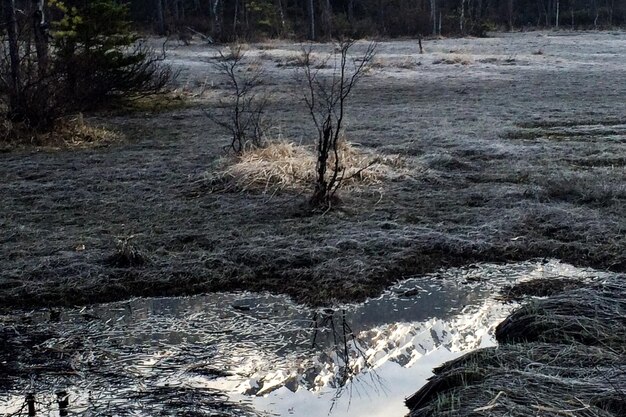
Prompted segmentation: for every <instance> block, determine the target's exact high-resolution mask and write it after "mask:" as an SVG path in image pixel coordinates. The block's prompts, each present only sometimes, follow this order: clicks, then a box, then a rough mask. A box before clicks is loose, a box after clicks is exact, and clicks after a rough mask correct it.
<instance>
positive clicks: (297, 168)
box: [213, 141, 406, 193]
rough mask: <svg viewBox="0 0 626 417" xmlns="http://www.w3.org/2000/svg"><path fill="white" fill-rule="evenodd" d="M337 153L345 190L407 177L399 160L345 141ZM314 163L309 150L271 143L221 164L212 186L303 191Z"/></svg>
mask: <svg viewBox="0 0 626 417" xmlns="http://www.w3.org/2000/svg"><path fill="white" fill-rule="evenodd" d="M338 153H339V160H340V162H341V165H340V169H341V172H342V174H341V175H342V177H343V183H342V187H343V188H344V189H345V188H354V187H358V186H361V185H372V184H378V183H380V182H382V181H383V180H386V179H393V178H395V177H399V176H402V175H404V174H405V173H406V169H405V168H404V163H403V161H402V159H401V158H400V157H399V156H396V155H394V156H381V155H376V154H374V153H372V152H368V151H363V150H360V149H359V148H358V147H356V146H355V145H352V144H350V143H347V142H345V141H344V142H342V143H341V146H340V148H339V152H338ZM316 159H317V156H316V153H315V149H314V148H313V147H312V146H305V145H297V144H295V143H293V142H286V141H281V142H270V143H268V144H267V145H266V146H265V147H262V148H251V149H247V150H245V151H244V152H243V153H241V154H240V155H237V156H234V157H231V158H226V159H223V160H221V161H220V163H219V165H220V167H219V168H218V170H217V172H216V175H215V176H214V178H213V182H214V183H219V184H221V185H222V187H223V188H224V189H226V190H237V191H261V192H264V193H275V192H277V191H281V190H293V191H304V190H308V189H310V188H311V186H312V184H314V182H315V179H316V171H315V168H316ZM334 165H335V158H334V155H331V158H330V160H329V161H328V166H329V169H333V168H334Z"/></svg>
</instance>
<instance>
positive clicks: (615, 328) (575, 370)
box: [406, 278, 626, 417]
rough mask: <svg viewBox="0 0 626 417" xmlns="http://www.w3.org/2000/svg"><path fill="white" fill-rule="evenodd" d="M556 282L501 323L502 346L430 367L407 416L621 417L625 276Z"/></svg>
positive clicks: (624, 406) (625, 376)
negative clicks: (430, 373)
mask: <svg viewBox="0 0 626 417" xmlns="http://www.w3.org/2000/svg"><path fill="white" fill-rule="evenodd" d="M535 284H536V287H535V289H532V290H531V291H530V292H531V293H537V292H539V293H542V292H545V290H546V287H547V286H546V283H545V282H541V281H540V282H536V283H535ZM560 284H561V285H560V287H561V289H560V290H559V289H558V288H557V286H556V285H553V284H552V285H550V287H551V289H550V290H549V292H551V293H552V295H551V296H549V297H547V298H545V299H536V300H533V301H531V302H529V303H527V304H525V305H524V306H523V307H521V308H519V309H518V310H516V311H515V312H513V313H512V314H511V315H510V316H509V317H508V318H507V319H506V320H505V321H504V322H502V323H501V324H500V325H499V326H498V328H497V329H496V338H497V340H498V341H499V342H500V346H498V347H494V348H488V349H481V350H477V351H475V352H472V353H469V354H467V355H465V356H463V357H461V358H459V359H456V360H454V361H451V362H448V363H446V364H444V365H442V366H440V367H438V368H437V369H435V371H434V372H435V376H433V377H432V378H430V380H429V382H428V383H427V384H426V385H425V386H424V387H423V388H422V389H420V390H419V391H418V392H417V393H416V394H414V395H413V396H411V397H409V398H408V399H407V401H406V404H407V406H408V407H409V408H410V409H411V413H410V416H411V417H419V416H444V415H445V416H447V415H455V416H470V415H483V414H485V415H486V414H488V415H490V416H505V415H506V416H510V415H515V416H535V415H539V414H541V415H543V416H562V415H569V416H607V417H609V416H612V417H617V416H623V415H625V414H626V389H625V387H626V355H625V353H626V303H625V301H624V300H625V299H626V285H624V281H623V278H618V279H616V280H615V279H610V280H604V281H602V282H596V283H594V284H592V285H591V286H589V285H587V286H585V287H584V288H575V289H572V288H571V287H572V283H571V282H566V281H563V280H562V281H560ZM522 288H525V289H529V290H530V289H531V285H529V283H524V284H523V286H522ZM538 288H540V289H539V290H537V289H538ZM520 291H521V289H518V290H517V291H513V292H515V293H519V292H520Z"/></svg>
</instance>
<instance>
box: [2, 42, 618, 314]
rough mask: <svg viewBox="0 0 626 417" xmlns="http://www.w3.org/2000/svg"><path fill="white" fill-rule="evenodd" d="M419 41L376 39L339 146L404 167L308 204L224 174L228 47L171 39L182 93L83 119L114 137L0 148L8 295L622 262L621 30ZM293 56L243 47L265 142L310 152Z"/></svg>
mask: <svg viewBox="0 0 626 417" xmlns="http://www.w3.org/2000/svg"><path fill="white" fill-rule="evenodd" d="M365 45H366V44H364V43H363V44H359V47H358V48H357V50H356V53H357V54H358V49H359V48H365ZM424 47H425V53H424V54H422V55H420V54H419V47H418V45H417V42H416V41H413V40H403V41H389V42H382V43H381V44H380V45H379V49H378V56H377V58H376V61H375V63H374V64H375V65H374V68H373V69H372V71H371V72H370V73H369V74H368V76H367V77H366V78H365V79H364V80H363V82H362V83H361V84H360V85H359V86H358V87H357V89H356V90H355V92H354V95H353V96H352V98H351V101H350V103H349V105H348V119H349V120H348V126H347V129H346V137H347V139H348V140H349V141H350V142H351V143H353V144H358V145H359V147H360V149H363V150H364V151H367V152H375V153H377V154H378V155H383V156H389V157H390V158H399V159H401V160H402V161H403V162H402V175H396V176H389V178H383V179H382V180H381V181H378V182H376V183H372V184H369V185H365V186H362V187H356V188H354V189H351V190H349V191H347V192H344V193H342V194H341V199H342V205H341V207H339V208H337V209H335V210H332V211H329V212H328V213H326V214H324V215H308V214H307V213H306V212H305V211H303V210H302V203H303V202H304V201H306V199H307V194H306V193H304V192H302V191H297V190H295V191H294V190H279V191H277V192H271V193H263V192H262V191H260V190H249V191H246V192H241V191H238V190H232V189H231V190H220V189H215V187H213V186H212V182H211V178H212V176H213V175H214V170H215V169H216V167H217V166H218V165H219V163H218V159H219V158H220V157H222V156H223V155H224V147H225V146H227V145H228V135H227V134H225V133H224V132H223V131H220V130H219V129H218V128H217V126H216V125H215V124H214V123H212V122H211V120H210V119H209V118H207V117H206V114H205V111H204V110H205V109H214V108H215V107H216V105H217V103H218V102H219V99H220V97H222V96H223V95H224V94H225V85H224V83H223V80H222V79H221V78H220V77H219V75H217V74H216V73H215V68H214V66H213V65H212V62H213V61H214V58H215V56H216V51H215V50H214V49H212V48H210V47H208V46H206V45H200V44H196V45H192V46H175V45H174V46H172V47H171V48H170V50H169V55H168V56H169V60H170V62H171V63H172V65H173V66H174V67H175V68H177V69H180V70H181V74H180V76H179V79H178V83H179V86H178V88H179V90H181V91H182V90H184V92H185V94H188V95H190V96H193V98H192V99H189V100H188V101H187V102H186V103H182V104H181V105H179V106H178V105H171V103H169V104H167V105H163V108H159V107H161V106H157V109H156V111H152V110H150V109H143V110H136V109H135V110H133V111H128V112H119V113H117V114H112V115H109V116H102V115H99V116H93V117H90V118H88V120H89V122H90V123H92V124H94V125H104V126H107V127H108V128H109V129H112V130H115V131H118V132H120V133H121V134H123V135H124V136H125V137H126V140H125V141H123V142H119V143H116V144H112V145H108V146H106V147H100V148H93V147H91V148H84V149H72V150H68V151H63V150H61V151H51V150H18V151H14V152H9V153H3V154H0V179H1V181H0V199H1V201H2V203H1V210H0V229H1V230H2V233H1V234H0V259H2V271H1V273H0V305H1V306H3V307H11V306H34V305H39V306H43V305H63V304H65V305H74V304H78V303H90V302H99V301H108V300H117V299H123V298H127V297H130V296H148V295H175V294H192V293H200V292H206V291H226V290H233V289H247V290H269V291H272V292H275V293H283V294H288V295H290V296H292V297H293V298H294V299H295V300H296V301H299V302H306V303H309V304H314V305H319V304H331V303H333V302H338V301H356V300H363V299H364V298H366V297H368V296H373V295H377V294H379V293H380V292H381V291H382V290H383V289H384V288H386V287H387V286H389V285H390V284H391V283H393V282H395V281H397V280H399V279H401V278H403V277H406V276H409V275H413V274H418V273H425V272H430V271H433V270H437V269H439V268H441V267H446V266H455V265H466V264H470V263H474V262H483V261H484V262H506V261H517V260H526V259H531V258H543V257H550V258H558V259H561V260H563V261H566V262H569V263H572V264H575V265H578V266H591V267H594V268H597V269H606V270H613V271H617V272H624V271H626V250H625V249H626V239H625V234H624V230H625V229H626V216H624V213H625V212H626V165H625V161H626V147H625V142H626V119H625V118H624V116H625V114H624V113H625V107H624V97H625V96H626V82H624V81H625V80H624V68H625V67H626V56H625V55H624V54H623V51H624V48H625V47H626V33H624V32H614V33H611V32H602V33H595V32H594V33H565V32H563V33H561V32H558V33H538V32H533V33H519V34H500V35H495V36H494V37H491V38H487V39H444V40H432V41H426V42H424ZM300 48H301V45H298V44H292V43H283V42H272V43H266V44H258V45H249V49H248V56H249V57H251V58H255V59H256V60H257V61H258V63H257V64H255V65H258V66H260V67H262V68H264V69H265V84H264V88H266V89H267V90H268V91H271V93H272V100H271V102H270V111H271V114H272V115H273V119H274V121H273V126H274V127H273V129H272V130H271V131H272V132H273V136H274V137H275V138H276V139H279V138H280V139H283V140H287V141H293V142H295V143H302V144H308V143H311V142H312V141H313V140H314V138H315V135H316V132H315V130H314V127H313V126H312V124H311V122H310V119H309V118H308V116H307V112H306V108H305V106H304V104H303V103H302V101H301V99H300V97H299V93H298V91H299V90H298V88H297V84H296V82H295V81H294V74H295V73H296V72H297V71H298V66H297V57H298V53H299V50H300ZM314 48H315V51H317V52H318V53H319V54H323V53H324V51H331V49H332V47H331V46H328V45H315V47H314ZM294 60H295V61H294ZM290 63H291V64H290ZM120 250H123V251H124V253H125V254H129V253H130V254H133V255H136V256H135V257H133V256H131V257H128V256H126V257H121V258H120V257H119V256H116V254H118V255H119V253H118V252H119V251H120ZM129 259H130V261H128V260H129Z"/></svg>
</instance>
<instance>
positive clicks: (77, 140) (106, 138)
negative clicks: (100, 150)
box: [0, 115, 121, 149]
mask: <svg viewBox="0 0 626 417" xmlns="http://www.w3.org/2000/svg"><path fill="white" fill-rule="evenodd" d="M0 130H1V131H2V132H3V133H1V134H0V148H1V147H3V145H4V147H5V148H6V149H16V148H17V149H19V148H22V147H31V146H34V147H42V148H49V149H62V148H84V147H92V146H103V145H107V144H110V143H113V142H117V141H119V140H121V136H120V135H119V134H118V133H116V132H113V131H111V130H108V129H105V128H103V127H98V126H93V125H91V124H89V123H86V122H85V121H84V119H83V117H82V115H78V116H74V117H71V118H65V119H62V120H59V121H58V122H57V123H56V124H55V126H54V127H53V128H52V130H50V131H45V132H40V131H37V130H36V129H33V128H31V127H28V126H25V125H24V124H21V123H13V122H11V121H9V120H6V119H3V120H2V121H1V122H0Z"/></svg>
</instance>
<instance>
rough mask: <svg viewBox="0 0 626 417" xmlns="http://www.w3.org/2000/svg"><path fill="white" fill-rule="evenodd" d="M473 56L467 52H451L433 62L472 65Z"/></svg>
mask: <svg viewBox="0 0 626 417" xmlns="http://www.w3.org/2000/svg"><path fill="white" fill-rule="evenodd" d="M472 62H473V61H472V57H471V56H469V55H467V54H456V53H454V54H449V55H447V56H444V57H442V58H439V59H436V60H434V61H433V64H435V65H437V64H447V65H455V64H460V65H470V64H471V63H472Z"/></svg>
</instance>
